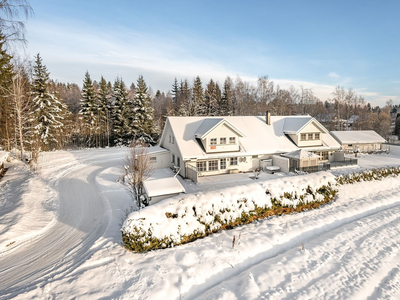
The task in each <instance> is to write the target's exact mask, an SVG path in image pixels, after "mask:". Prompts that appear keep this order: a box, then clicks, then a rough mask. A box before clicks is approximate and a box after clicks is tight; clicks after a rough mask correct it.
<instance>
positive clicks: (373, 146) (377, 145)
mask: <svg viewBox="0 0 400 300" xmlns="http://www.w3.org/2000/svg"><path fill="white" fill-rule="evenodd" d="M331 134H332V136H333V137H334V138H335V139H336V140H337V141H338V142H339V144H340V145H341V146H342V149H343V150H351V151H354V150H355V149H356V147H358V149H359V150H360V151H373V150H380V149H381V147H382V143H385V142H386V140H385V139H384V138H383V137H381V136H380V135H379V134H378V133H376V132H375V131H374V130H354V131H331Z"/></svg>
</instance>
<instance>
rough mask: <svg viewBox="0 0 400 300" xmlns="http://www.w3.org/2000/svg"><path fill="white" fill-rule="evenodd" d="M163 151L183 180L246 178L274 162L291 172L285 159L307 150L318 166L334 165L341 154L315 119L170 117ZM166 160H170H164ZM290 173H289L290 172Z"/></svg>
mask: <svg viewBox="0 0 400 300" xmlns="http://www.w3.org/2000/svg"><path fill="white" fill-rule="evenodd" d="M159 145H160V147H162V148H164V149H167V150H168V151H169V158H170V162H169V166H170V167H173V166H176V167H177V168H180V171H179V173H180V174H181V175H182V176H183V177H189V178H193V176H192V173H193V172H194V173H196V176H207V175H215V174H224V173H235V172H247V171H252V170H254V169H257V168H260V167H261V166H262V161H263V160H267V159H272V160H273V163H274V164H278V165H280V166H281V169H283V171H288V169H289V160H290V158H284V157H282V156H280V154H282V153H288V152H293V151H296V150H299V149H304V150H307V151H309V152H313V153H315V154H316V155H317V156H318V160H319V161H325V162H327V161H331V160H333V155H332V153H333V152H334V151H336V150H338V149H339V148H340V145H339V143H338V142H337V141H336V140H335V139H334V138H333V137H332V136H331V135H330V134H329V132H328V130H327V129H326V128H325V127H324V126H323V125H321V124H320V123H319V122H318V121H317V120H316V119H314V118H312V117H310V116H276V117H275V116H273V117H271V116H270V114H269V113H267V115H266V117H261V116H226V117H168V118H167V120H166V123H165V127H164V131H163V133H162V136H161V140H160V144H159ZM163 155H164V156H166V154H165V153H164V154H163ZM285 168H286V169H287V170H285Z"/></svg>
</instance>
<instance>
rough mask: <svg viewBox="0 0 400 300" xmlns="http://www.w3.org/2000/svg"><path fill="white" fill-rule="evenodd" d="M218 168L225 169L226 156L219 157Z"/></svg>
mask: <svg viewBox="0 0 400 300" xmlns="http://www.w3.org/2000/svg"><path fill="white" fill-rule="evenodd" d="M219 168H220V169H221V170H225V169H226V158H221V159H220V161H219Z"/></svg>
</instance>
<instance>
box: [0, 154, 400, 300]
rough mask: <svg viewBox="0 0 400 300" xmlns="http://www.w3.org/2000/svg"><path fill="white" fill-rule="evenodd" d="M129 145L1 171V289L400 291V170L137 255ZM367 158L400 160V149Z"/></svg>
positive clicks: (3, 292)
mask: <svg viewBox="0 0 400 300" xmlns="http://www.w3.org/2000/svg"><path fill="white" fill-rule="evenodd" d="M124 152H125V149H123V148H120V149H119V148H110V149H100V150H99V149H90V150H81V151H71V152H69V151H57V152H50V153H44V154H43V157H42V165H41V169H40V170H39V174H40V177H37V176H33V175H31V174H30V173H29V171H28V170H26V169H24V168H25V167H24V166H23V165H22V164H20V163H12V164H10V165H9V166H10V169H9V171H8V172H7V174H6V176H5V177H4V178H3V179H2V180H0V191H1V194H0V201H1V203H0V205H1V208H0V222H1V223H0V226H2V227H1V228H0V230H1V235H0V241H1V243H0V247H1V248H0V298H1V299H10V298H15V299H37V298H40V299H71V298H79V299H82V298H83V299H99V298H105V299H115V298H118V299H195V298H199V299H367V298H368V297H370V299H379V298H381V299H388V298H389V299H390V298H391V299H396V298H399V297H400V290H399V288H400V284H399V282H400V281H399V280H400V271H399V270H400V258H399V257H400V256H399V253H398V249H399V246H400V245H399V244H400V232H399V231H400V224H399V222H400V198H399V196H398V195H399V193H400V178H390V179H385V180H382V181H376V182H364V183H357V184H354V185H347V186H344V187H341V188H340V190H339V194H338V198H337V200H336V201H334V202H333V203H330V204H328V205H325V206H323V207H322V208H320V209H316V210H312V211H308V212H303V213H299V214H293V215H286V216H279V217H272V218H268V219H265V220H262V221H257V222H255V223H252V224H249V225H245V226H241V227H237V228H235V229H233V230H227V231H223V232H219V233H217V234H214V235H211V236H208V237H205V238H203V239H200V240H197V241H195V242H193V243H189V244H186V245H182V246H179V247H176V248H170V249H164V250H157V251H151V252H148V253H145V254H137V253H132V252H127V251H126V250H125V249H124V248H122V247H121V245H120V243H121V232H120V226H121V223H122V220H121V216H122V214H123V210H124V209H126V208H128V207H129V206H131V205H132V204H133V202H132V201H131V199H130V198H129V195H128V194H127V192H126V191H125V190H124V189H123V188H122V187H121V185H120V184H118V183H117V182H116V181H117V178H118V177H119V176H120V175H121V171H120V169H121V168H120V166H121V165H122V159H123V157H124ZM359 162H360V164H361V165H362V166H365V167H366V166H374V167H376V166H386V165H400V157H398V156H394V155H387V154H381V155H361V157H360V158H359ZM359 169H361V168H352V169H351V171H356V170H359ZM344 170H345V169H341V171H340V172H344ZM275 178H276V177H275ZM243 180H248V182H249V183H252V184H254V182H255V181H254V180H251V179H247V178H243ZM228 185H229V184H227V185H226V186H228ZM205 186H207V184H205ZM224 186H225V185H224V184H223V183H221V182H218V180H216V183H215V184H214V185H209V186H208V187H205V188H204V189H205V190H209V189H211V188H212V189H215V188H222V187H224ZM198 187H201V184H200V185H199V186H198ZM43 203H44V204H46V203H47V204H48V206H47V205H42V204H43ZM28 205H31V206H28ZM3 208H5V209H3ZM29 226H31V227H32V226H33V228H32V229H30V227H29ZM23 229H26V231H24V230H23ZM23 234H26V236H25V237H23ZM234 236H235V239H236V245H235V247H234V248H232V240H233V237H234ZM239 237H240V241H239ZM12 241H15V243H13V244H12V245H9V246H8V247H7V244H9V243H10V242H12ZM4 245H6V246H4Z"/></svg>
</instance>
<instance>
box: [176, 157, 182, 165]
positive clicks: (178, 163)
mask: <svg viewBox="0 0 400 300" xmlns="http://www.w3.org/2000/svg"><path fill="white" fill-rule="evenodd" d="M176 159H177V162H176V165H177V166H178V167H180V166H181V158H180V157H179V156H177V157H176Z"/></svg>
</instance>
